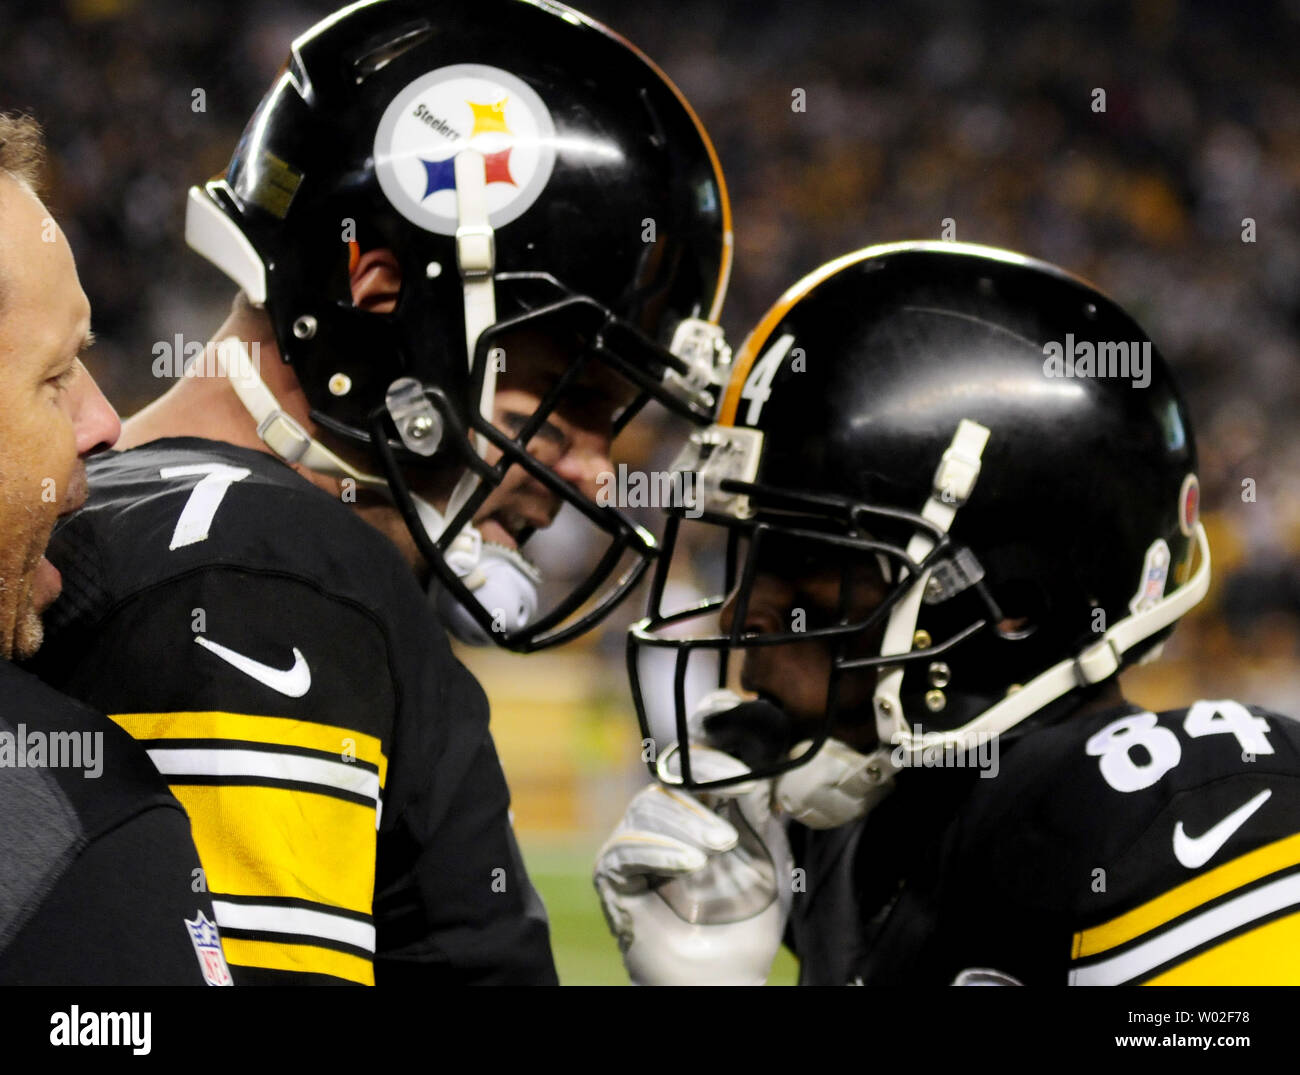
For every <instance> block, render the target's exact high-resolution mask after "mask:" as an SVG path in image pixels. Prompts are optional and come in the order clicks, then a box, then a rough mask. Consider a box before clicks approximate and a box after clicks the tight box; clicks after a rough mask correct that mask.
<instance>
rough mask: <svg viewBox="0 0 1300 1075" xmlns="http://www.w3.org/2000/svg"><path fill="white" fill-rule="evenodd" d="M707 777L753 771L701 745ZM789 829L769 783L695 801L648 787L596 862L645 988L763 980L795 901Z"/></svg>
mask: <svg viewBox="0 0 1300 1075" xmlns="http://www.w3.org/2000/svg"><path fill="white" fill-rule="evenodd" d="M691 767H692V772H693V773H694V775H695V776H696V777H698V778H699V779H709V780H713V779H720V778H722V777H726V776H731V775H737V774H740V773H745V772H748V771H749V770H748V769H747V768H746V766H745V765H744V764H743V763H741V762H740V761H738V760H736V759H735V758H733V757H731V756H730V755H728V754H723V753H722V752H720V751H717V750H713V749H710V748H708V747H702V746H699V745H693V746H692V748H691ZM792 865H793V861H792V858H791V854H790V844H789V841H788V840H787V838H786V834H785V825H784V823H783V822H782V821H781V820H780V819H779V818H777V817H774V816H773V814H772V810H771V782H770V781H752V782H749V783H742V784H737V785H733V786H731V787H727V788H723V789H721V790H720V791H718V792H714V793H711V794H709V795H707V796H700V797H696V796H693V795H690V794H687V793H686V792H684V791H680V790H677V789H673V788H668V787H665V786H662V785H658V784H655V785H651V786H650V787H648V788H645V789H644V790H642V791H640V792H639V793H638V794H637V795H636V796H635V797H634V798H633V799H632V802H631V803H630V804H629V806H628V808H627V812H626V813H625V814H624V815H623V819H622V821H620V822H619V824H618V826H617V828H615V830H614V832H613V835H611V836H610V838H609V840H607V841H606V842H605V845H604V847H602V848H601V850H600V852H599V854H598V856H597V860H596V870H595V877H594V880H595V885H596V891H597V892H598V893H599V894H600V900H601V905H602V907H603V908H604V911H605V918H606V920H607V921H608V922H609V926H610V930H611V932H612V933H613V934H614V935H615V936H616V937H617V938H618V942H619V947H620V949H622V952H623V963H624V965H625V966H626V967H627V971H628V974H629V975H630V976H631V979H632V981H633V982H635V983H636V984H638V985H762V984H763V982H765V981H766V980H767V975H768V972H769V971H770V970H771V968H772V960H773V958H775V956H776V952H777V949H778V948H780V946H781V938H782V936H783V935H784V933H785V923H786V918H787V917H788V915H789V912H790V904H791V902H792V885H791V879H792Z"/></svg>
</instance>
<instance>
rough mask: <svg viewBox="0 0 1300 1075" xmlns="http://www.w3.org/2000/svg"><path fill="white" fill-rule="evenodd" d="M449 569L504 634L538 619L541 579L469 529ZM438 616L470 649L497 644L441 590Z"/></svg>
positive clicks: (462, 535) (453, 551) (510, 553)
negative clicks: (538, 589) (457, 576)
mask: <svg viewBox="0 0 1300 1075" xmlns="http://www.w3.org/2000/svg"><path fill="white" fill-rule="evenodd" d="M447 563H448V565H449V566H450V567H451V569H452V570H453V571H455V572H456V574H457V575H459V576H460V577H461V579H462V580H463V581H464V582H465V585H466V586H467V587H468V588H469V590H470V592H471V594H472V595H473V597H474V599H475V600H476V601H477V602H478V603H479V605H481V606H482V608H483V609H484V610H485V611H486V612H487V614H488V615H489V616H491V617H492V622H493V626H494V627H495V625H496V624H497V623H500V624H501V631H502V632H514V631H519V630H522V629H523V628H525V627H527V626H528V625H529V624H530V623H531V622H532V621H533V619H534V617H536V615H537V587H538V584H539V583H540V582H541V574H540V573H539V572H538V570H537V569H536V568H535V567H533V565H532V564H530V563H529V562H528V561H527V560H525V559H524V557H523V556H522V555H521V554H520V553H519V552H518V551H516V550H514V549H507V548H504V547H503V546H501V545H494V544H490V543H484V542H483V539H482V537H481V536H480V535H479V532H478V531H477V530H475V529H474V528H473V527H466V528H465V530H463V531H461V533H460V535H459V536H457V538H456V540H455V541H454V542H453V543H452V547H451V548H450V549H449V550H448V552H447ZM434 585H435V586H436V588H437V605H438V614H439V616H440V617H441V618H442V620H443V622H444V623H445V624H446V625H447V628H448V630H450V631H451V633H452V634H453V635H454V636H455V637H456V638H457V639H459V640H460V641H461V642H464V643H465V644H466V645H469V646H489V645H492V644H493V639H492V636H491V635H490V634H488V632H487V631H486V630H484V628H483V626H482V624H480V623H479V621H478V620H477V619H475V618H474V616H473V614H472V613H471V612H470V611H469V610H468V609H467V608H466V607H465V606H464V605H463V604H462V603H461V602H460V601H458V600H457V599H456V598H455V596H454V595H453V594H451V593H450V592H448V591H447V590H446V589H445V588H444V587H441V586H437V583H436V582H435V584H434Z"/></svg>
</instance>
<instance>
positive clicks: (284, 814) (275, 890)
mask: <svg viewBox="0 0 1300 1075" xmlns="http://www.w3.org/2000/svg"><path fill="white" fill-rule="evenodd" d="M171 790H172V793H173V794H174V795H175V796H176V798H178V799H179V800H180V802H181V805H182V806H184V807H185V810H186V812H187V813H188V814H189V815H190V826H191V829H192V830H193V833H194V844H195V846H196V847H197V848H198V849H199V861H200V862H202V863H203V869H204V871H205V872H206V874H207V881H208V889H209V890H210V891H213V892H219V893H224V894H226V895H231V896H253V897H266V896H288V897H293V898H296V899H302V900H310V901H312V902H314V903H321V904H325V905H327V906H332V907H341V908H344V909H345V910H349V911H357V912H360V913H363V914H370V913H371V907H372V904H373V902H374V883H375V875H374V863H375V840H376V833H375V811H374V809H373V808H372V807H366V806H360V805H358V804H356V803H350V802H346V801H344V800H342V799H337V798H334V797H332V796H329V795H317V794H314V793H312V792H309V791H296V790H289V789H287V788H267V787H248V786H238V785H236V786H229V785H215V786H213V785H196V784H175V785H173V786H172V789H171Z"/></svg>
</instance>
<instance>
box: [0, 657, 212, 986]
mask: <svg viewBox="0 0 1300 1075" xmlns="http://www.w3.org/2000/svg"><path fill="white" fill-rule="evenodd" d="M0 699H3V701H0V985H63V986H75V985H204V984H207V985H231V984H233V983H232V978H231V974H230V969H229V967H228V966H227V965H226V962H225V960H224V958H223V956H222V951H221V939H220V936H219V934H218V931H217V928H216V925H215V923H214V921H213V917H214V916H213V909H212V902H211V900H210V899H209V896H208V893H207V892H205V891H204V885H203V883H202V870H201V869H200V867H199V856H198V852H197V851H196V850H195V849H194V841H193V839H192V838H191V837H190V825H189V821H188V820H187V819H186V817H185V811H184V810H182V809H181V806H180V803H178V802H177V801H176V799H175V797H174V796H173V795H172V794H171V793H170V792H169V791H168V790H167V785H166V784H165V783H164V782H163V780H162V778H161V777H160V776H159V775H158V772H157V770H156V769H154V767H153V766H152V765H150V764H149V759H148V758H147V757H146V756H145V752H144V751H143V750H141V749H140V746H139V745H138V744H137V743H135V742H134V741H132V739H131V737H130V736H128V735H126V734H125V733H124V732H123V731H122V729H120V728H119V727H117V725H115V724H114V723H113V722H112V721H110V720H107V719H106V718H105V717H104V716H103V715H101V714H99V713H96V712H94V711H93V710H90V709H88V708H87V707H85V706H83V705H81V704H79V703H77V702H75V701H73V700H72V699H71V698H68V697H66V696H64V695H61V694H59V693H58V692H56V691H54V690H51V689H50V688H49V687H48V686H46V685H45V684H43V683H41V682H40V681H39V680H38V679H36V677H35V676H32V675H30V674H28V673H27V672H24V671H22V670H20V669H18V668H15V667H14V666H13V665H12V664H10V663H9V662H8V661H0Z"/></svg>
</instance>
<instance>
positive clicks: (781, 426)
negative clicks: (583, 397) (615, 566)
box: [628, 242, 1209, 790]
mask: <svg viewBox="0 0 1300 1075" xmlns="http://www.w3.org/2000/svg"><path fill="white" fill-rule="evenodd" d="M676 466H677V468H678V470H679V471H680V472H681V475H682V479H683V484H684V485H685V487H687V488H695V489H696V493H695V501H696V511H695V512H694V514H695V515H697V516H698V519H699V522H698V523H694V522H691V521H690V519H689V517H688V516H689V514H690V513H689V512H688V511H687V510H686V509H685V508H678V509H676V510H675V511H674V512H673V513H672V516H671V517H670V519H669V520H668V523H667V527H666V532H665V536H664V549H665V554H664V556H663V558H662V559H661V560H660V563H659V565H658V567H657V568H656V571H655V575H654V579H653V583H652V589H651V593H650V597H649V615H648V616H647V617H646V618H645V619H643V620H641V621H640V622H639V623H637V624H635V625H634V626H633V627H632V629H631V631H630V634H629V641H628V666H629V672H630V675H631V679H632V685H633V695H634V697H635V699H636V704H637V712H638V716H639V718H640V721H641V726H642V734H643V735H644V736H645V737H647V738H648V739H653V738H654V729H653V728H652V727H651V726H650V723H649V722H648V721H647V716H646V714H647V709H648V708H649V706H648V702H647V691H654V690H657V689H658V690H662V689H666V684H661V683H651V682H649V681H648V680H647V681H646V682H643V678H645V676H644V670H645V669H646V668H649V667H651V664H650V663H649V662H644V663H643V657H644V656H645V654H646V652H647V651H648V650H665V649H666V650H669V651H674V652H675V654H676V664H675V676H674V679H673V683H672V689H673V694H674V702H675V704H674V707H673V708H674V710H675V713H676V718H675V719H676V736H677V741H678V742H679V743H686V742H689V741H691V740H695V741H700V740H701V739H702V738H704V737H705V734H706V733H707V734H708V736H709V737H710V738H711V739H712V740H713V741H714V743H715V745H724V746H725V747H727V749H729V750H730V752H732V753H735V754H737V755H738V756H740V757H742V758H743V759H744V760H745V761H746V762H747V763H748V764H749V765H750V766H751V768H752V769H753V771H754V772H755V773H757V774H759V775H765V776H773V775H777V774H781V773H785V772H787V771H788V770H791V769H794V768H795V767H797V766H800V765H802V764H804V763H805V762H807V761H809V760H810V759H811V758H812V757H813V756H814V754H816V752H817V751H818V749H819V748H820V747H822V745H823V743H824V742H825V741H826V740H827V738H828V737H830V736H831V729H832V726H834V725H837V724H838V725H840V726H843V725H844V724H845V723H847V724H849V725H854V724H858V725H861V724H865V723H868V722H872V721H874V730H875V741H876V742H877V744H878V745H877V748H876V750H875V753H874V754H872V755H871V756H870V760H871V764H870V765H869V766H868V767H867V773H868V777H869V779H870V780H872V781H876V782H879V783H885V782H887V781H889V780H890V779H891V777H892V774H893V772H894V771H895V770H896V769H897V767H898V766H899V759H900V758H902V757H903V755H902V754H901V753H900V751H910V752H913V755H914V756H915V752H917V751H920V750H922V749H925V748H929V747H931V746H940V747H941V748H942V747H946V746H947V745H948V744H951V745H953V746H954V747H957V746H965V747H969V746H970V745H971V744H972V743H973V742H974V739H975V737H978V736H993V735H1001V734H1003V733H1005V732H1007V731H1008V730H1009V729H1011V728H1013V727H1015V726H1016V725H1017V724H1019V722H1021V721H1023V720H1025V719H1026V718H1027V717H1030V716H1031V715H1033V714H1035V713H1039V712H1041V711H1042V710H1043V709H1044V707H1046V706H1049V705H1050V704H1051V703H1053V702H1055V701H1056V700H1057V699H1059V698H1062V697H1063V696H1064V695H1066V694H1067V693H1069V692H1071V691H1074V690H1076V689H1078V688H1084V687H1087V686H1088V685H1091V684H1096V683H1100V682H1101V681H1103V680H1105V679H1107V678H1108V677H1110V676H1112V675H1114V674H1115V673H1116V672H1117V671H1119V670H1120V669H1121V668H1123V667H1124V666H1125V665H1127V664H1129V663H1131V662H1132V661H1134V660H1136V659H1138V658H1140V657H1141V656H1142V655H1143V654H1144V653H1147V652H1148V651H1150V650H1151V649H1152V648H1153V647H1154V646H1156V645H1157V644H1158V643H1159V642H1160V641H1162V640H1163V638H1164V637H1166V636H1167V634H1168V633H1169V632H1170V631H1171V630H1172V625H1173V623H1174V622H1175V621H1176V620H1177V619H1178V617H1180V616H1181V615H1183V613H1185V612H1186V611H1187V610H1188V609H1189V608H1190V607H1191V606H1192V605H1194V604H1195V603H1196V602H1197V601H1199V600H1200V598H1201V597H1202V596H1203V595H1204V594H1205V591H1206V588H1207V586H1208V583H1209V550H1208V546H1207V544H1206V541H1205V535H1204V530H1203V528H1202V527H1201V525H1200V523H1199V522H1198V517H1197V499H1198V494H1197V479H1196V448H1195V444H1194V441H1193V437H1192V429H1191V426H1190V423H1189V420H1188V415H1187V410H1186V408H1185V406H1184V404H1183V401H1182V399H1181V397H1180V396H1179V393H1178V390H1177V388H1176V386H1175V385H1174V383H1173V380H1172V378H1171V376H1170V374H1169V371H1168V369H1167V368H1166V366H1165V364H1164V362H1163V360H1162V359H1161V357H1160V355H1159V354H1158V353H1157V352H1156V350H1155V348H1154V347H1153V346H1152V345H1151V341H1150V340H1149V338H1148V337H1147V335H1146V333H1145V332H1143V331H1142V329H1141V328H1140V327H1139V326H1138V325H1137V324H1136V323H1135V322H1134V321H1133V319H1132V318H1131V317H1129V315H1128V314H1126V313H1125V312H1124V311H1123V310H1122V309H1120V307H1119V306H1117V305H1116V304H1115V303H1114V302H1112V301H1111V300H1110V299H1109V298H1107V297H1106V296H1104V295H1102V294H1100V293H1099V292H1097V291H1096V290H1094V289H1093V288H1092V287H1090V286H1089V285H1088V284H1086V283H1084V282H1083V281H1081V280H1079V279H1077V278H1076V277H1073V276H1071V275H1069V274H1067V273H1065V272H1063V271H1061V270H1060V269H1057V268H1055V267H1053V266H1051V265H1047V264H1044V263H1042V262H1039V261H1034V260H1031V259H1029V258H1025V257H1021V256H1019V255H1017V254H1013V253H1009V252H1007V251H1002V250H995V249H991V248H988V247H981V246H973V245H966V244H957V243H945V242H933V243H932V242H914V243H899V244H894V245H886V246H877V247H871V248H869V249H866V250H860V251H858V252H856V253H853V254H849V255H847V256H846V257H843V258H840V259H839V260H837V261H833V262H831V263H829V264H827V265H825V266H823V267H822V268H820V269H818V270H817V271H816V272H814V273H812V274H811V275H809V276H808V277H806V278H805V279H804V280H802V281H800V282H799V283H798V284H797V285H795V287H793V288H792V289H791V290H790V291H788V292H787V293H786V294H785V295H784V296H783V297H782V298H781V300H780V301H779V302H777V304H776V305H775V306H773V307H772V309H771V310H769V311H768V313H767V314H766V315H765V316H764V317H763V319H762V320H761V321H760V323H759V324H758V326H757V328H755V329H754V331H753V332H752V333H751V334H750V336H749V337H748V339H747V340H746V341H745V343H744V344H743V346H742V348H741V349H740V351H739V352H738V354H737V358H736V362H735V366H734V369H733V373H732V376H731V379H730V382H729V384H728V386H727V388H726V391H725V394H724V396H723V401H722V405H721V408H720V413H719V416H718V420H717V422H716V424H715V425H714V426H712V427H711V428H710V429H708V430H705V431H701V432H699V433H697V434H695V435H694V436H693V438H692V441H691V444H690V445H689V447H688V448H687V450H686V452H685V453H684V454H683V456H682V458H681V459H680V460H679V461H678V463H677V464H676ZM699 524H711V525H712V526H713V527H715V528H716V527H722V528H724V530H725V532H726V536H727V542H726V546H727V550H726V557H725V575H726V579H725V585H724V587H723V591H722V592H723V594H727V593H730V594H732V598H731V600H732V601H733V602H734V614H733V615H732V616H731V620H730V629H729V630H726V631H724V630H722V628H721V627H720V626H717V622H718V621H717V620H716V617H717V614H718V612H719V610H720V609H721V607H722V604H723V601H724V597H723V596H718V597H715V598H713V599H712V600H710V601H708V602H705V603H704V604H701V605H699V606H696V607H693V608H687V609H676V610H670V609H666V608H665V607H664V593H665V583H666V581H667V579H668V574H669V564H670V560H671V558H672V554H673V552H674V550H675V549H676V548H678V547H679V544H680V543H681V539H680V538H679V532H680V530H681V528H682V527H683V526H684V525H692V526H694V525H699ZM714 532H715V533H716V530H715V531H714ZM1194 545H1198V546H1199V558H1198V566H1197V568H1196V571H1195V573H1194V574H1193V573H1192V570H1191V569H1192V564H1193V546H1194ZM696 547H697V548H698V547H699V545H698V544H696ZM718 562H719V563H720V564H721V562H722V558H721V557H719V558H718ZM864 563H867V564H870V565H871V566H872V570H873V572H878V574H877V576H876V577H877V578H878V579H879V580H881V584H882V585H881V592H882V593H884V594H885V596H884V599H883V600H881V601H880V602H879V603H878V604H876V605H875V607H873V608H870V609H869V611H868V612H867V613H863V612H861V611H857V612H855V611H854V610H853V609H851V608H849V607H847V606H848V604H849V602H848V598H847V595H848V594H849V592H850V581H849V572H850V569H851V568H852V567H853V566H854V565H855V564H856V565H858V567H859V568H860V567H861V565H863V564H864ZM799 564H805V565H807V564H812V565H822V566H823V567H824V566H825V565H842V566H841V574H840V575H839V580H840V581H839V584H838V592H839V594H840V597H839V601H840V605H839V612H838V614H836V615H829V616H826V617H825V618H824V619H823V620H822V621H821V622H813V621H812V620H809V621H807V622H805V623H797V624H791V625H788V629H786V630H781V631H774V630H762V631H759V630H756V629H754V628H753V627H751V626H749V625H747V622H746V621H747V616H746V612H747V609H746V602H747V600H748V596H749V590H750V588H751V586H752V584H753V580H754V579H755V577H756V576H757V575H758V573H759V572H761V571H769V572H773V571H774V572H777V573H780V572H781V571H783V570H797V569H798V565H799ZM710 617H714V619H710ZM722 622H725V621H722ZM693 625H695V626H693ZM813 638H820V639H823V640H828V641H829V643H830V645H831V647H832V658H831V670H830V680H831V682H830V690H829V702H828V704H827V707H826V713H825V717H824V719H823V720H822V722H821V724H820V727H819V728H818V730H817V731H816V732H815V733H814V734H811V735H809V734H799V735H797V736H796V735H794V734H793V733H792V732H791V731H790V730H789V729H788V728H784V727H783V726H782V725H781V723H780V721H778V720H775V719H774V718H773V711H772V706H771V705H768V704H765V703H764V702H763V701H762V700H759V701H755V702H749V703H746V705H744V706H740V707H739V708H736V709H734V710H732V712H731V715H730V717H729V718H728V717H727V715H726V714H725V713H724V714H721V715H720V717H721V718H722V719H721V723H720V724H715V726H714V727H710V726H709V722H708V720H706V721H704V724H703V731H702V730H701V728H698V727H695V726H694V725H693V723H691V722H690V721H691V710H692V709H693V708H694V706H693V705H692V704H691V700H690V699H688V698H687V691H686V686H685V685H686V683H687V682H688V667H689V666H690V664H691V661H692V659H693V658H697V657H698V658H700V659H708V660H711V661H712V660H716V661H718V665H719V671H718V677H719V678H718V685H719V686H723V685H725V684H726V682H727V676H728V661H727V657H728V655H730V654H732V653H734V652H735V651H737V650H744V649H745V648H747V647H755V646H767V645H775V644H790V643H796V642H802V641H807V640H809V639H813ZM719 655H720V657H719ZM653 667H655V668H656V669H659V670H660V671H662V669H663V664H662V662H660V663H657V664H654V665H653ZM861 670H869V671H868V672H867V673H866V674H867V675H868V676H870V677H871V678H870V679H868V680H867V681H866V682H867V684H868V686H866V687H865V688H864V690H863V692H862V695H861V698H863V699H869V700H861V699H860V700H859V702H858V703H857V709H858V710H859V711H858V712H851V711H847V710H846V708H845V705H844V704H843V698H842V693H843V692H841V691H840V687H841V685H842V684H843V683H844V682H845V677H846V676H848V675H849V674H850V673H852V674H854V675H860V674H862V673H861ZM690 678H691V679H694V673H693V671H692V672H691V677H690ZM873 691H874V694H873V693H872V692H873ZM711 697H712V696H711ZM733 699H734V700H738V699H735V696H733ZM706 703H707V700H706ZM705 708H708V706H707V704H706V706H705ZM714 708H715V709H716V708H717V707H716V704H715V705H714ZM778 716H779V714H778ZM695 719H696V720H698V719H699V718H698V715H697V716H696V717H695ZM715 719H717V718H715V717H710V718H709V720H715ZM728 720H729V721H730V723H729V724H728ZM737 720H740V722H741V723H742V724H743V723H745V722H746V721H747V722H748V725H747V726H748V730H749V731H750V732H751V733H752V736H756V737H757V738H758V740H761V742H758V743H757V744H755V743H752V742H750V743H748V744H747V743H746V736H745V734H744V732H745V730H746V729H745V728H744V727H742V728H739V729H738V728H737V726H736V724H737ZM805 731H806V729H805ZM737 732H739V733H740V734H737ZM719 738H721V739H722V740H724V742H723V743H722V744H718V742H717V740H718V739H719ZM751 738H752V737H751ZM867 738H869V737H867ZM794 739H798V740H799V742H798V743H796V742H794V741H792V740H794ZM690 753H691V752H690V751H689V750H687V751H682V752H680V754H681V757H680V760H679V761H676V762H674V763H673V765H675V766H676V768H673V767H672V766H669V767H668V768H667V769H665V766H664V765H663V764H662V761H663V757H662V756H661V758H660V759H659V762H660V764H658V765H657V766H656V764H655V762H654V760H652V761H651V769H652V772H654V773H656V775H658V776H659V777H660V778H661V779H670V780H676V781H679V782H680V783H681V784H683V785H684V786H686V787H687V788H689V789H693V790H699V789H705V790H707V789H709V788H713V787H720V786H723V785H728V784H736V783H739V782H741V781H744V780H746V779H749V777H748V776H746V775H741V776H734V777H731V778H728V779H725V780H717V781H712V782H709V781H699V780H695V779H693V778H692V774H691V772H690ZM904 764H906V763H904ZM787 779H788V778H787Z"/></svg>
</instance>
